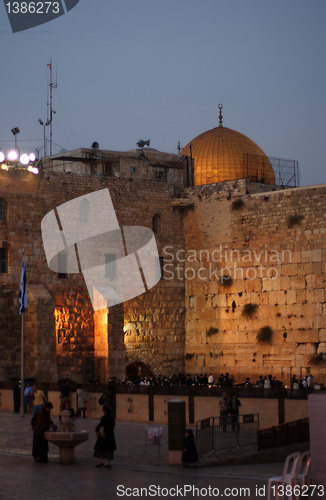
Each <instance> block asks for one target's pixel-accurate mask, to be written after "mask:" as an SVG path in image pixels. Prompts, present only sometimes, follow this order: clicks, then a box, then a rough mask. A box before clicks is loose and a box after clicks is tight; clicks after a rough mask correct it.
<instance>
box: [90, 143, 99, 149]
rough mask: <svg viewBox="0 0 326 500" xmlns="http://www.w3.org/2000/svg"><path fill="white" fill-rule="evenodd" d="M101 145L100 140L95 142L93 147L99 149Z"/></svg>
mask: <svg viewBox="0 0 326 500" xmlns="http://www.w3.org/2000/svg"><path fill="white" fill-rule="evenodd" d="M99 147H100V145H99V143H98V142H93V144H92V149H99Z"/></svg>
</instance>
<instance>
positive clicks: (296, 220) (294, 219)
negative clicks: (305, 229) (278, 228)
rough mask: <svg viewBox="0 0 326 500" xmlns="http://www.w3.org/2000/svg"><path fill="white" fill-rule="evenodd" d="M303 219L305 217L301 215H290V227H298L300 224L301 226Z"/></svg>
mask: <svg viewBox="0 0 326 500" xmlns="http://www.w3.org/2000/svg"><path fill="white" fill-rule="evenodd" d="M303 219H304V217H303V215H301V214H293V215H290V217H289V218H288V227H294V226H298V225H299V224H301V222H302V220H303Z"/></svg>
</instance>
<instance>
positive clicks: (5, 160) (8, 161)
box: [0, 149, 39, 174]
mask: <svg viewBox="0 0 326 500" xmlns="http://www.w3.org/2000/svg"><path fill="white" fill-rule="evenodd" d="M18 158H19V159H18ZM36 162H37V160H36V156H35V154H34V153H30V154H28V153H23V154H22V155H20V156H19V154H18V152H17V151H16V150H15V149H12V150H11V151H8V153H7V154H5V153H3V151H0V168H1V170H5V171H8V170H11V169H14V170H17V169H20V170H27V171H28V172H31V173H33V174H38V173H39V169H38V168H37V166H36Z"/></svg>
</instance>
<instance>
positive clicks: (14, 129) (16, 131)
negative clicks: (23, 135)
mask: <svg viewBox="0 0 326 500" xmlns="http://www.w3.org/2000/svg"><path fill="white" fill-rule="evenodd" d="M11 132H12V133H13V134H14V135H17V134H19V132H20V130H19V128H18V127H14V128H12V129H11Z"/></svg>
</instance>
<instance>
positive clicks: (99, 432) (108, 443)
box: [94, 404, 117, 467]
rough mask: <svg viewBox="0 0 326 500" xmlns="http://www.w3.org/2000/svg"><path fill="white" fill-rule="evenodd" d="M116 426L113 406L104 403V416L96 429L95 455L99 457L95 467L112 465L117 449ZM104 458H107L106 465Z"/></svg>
mask: <svg viewBox="0 0 326 500" xmlns="http://www.w3.org/2000/svg"><path fill="white" fill-rule="evenodd" d="M114 426H115V421H114V418H113V415H112V412H111V408H110V407H109V406H108V405H106V404H104V405H103V417H102V418H101V420H100V423H99V424H98V425H97V427H96V429H95V432H96V436H97V440H96V443H95V446H94V457H97V458H98V459H99V462H98V464H97V465H96V466H95V467H103V466H104V467H111V463H110V461H111V460H112V459H113V458H114V450H116V449H117V448H116V443H115V437H114ZM104 459H105V460H106V465H104V462H103V460H104Z"/></svg>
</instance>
